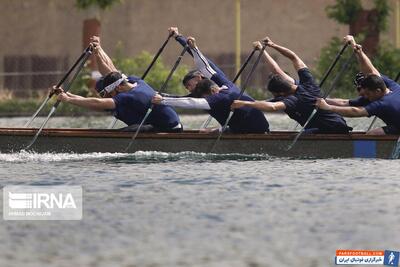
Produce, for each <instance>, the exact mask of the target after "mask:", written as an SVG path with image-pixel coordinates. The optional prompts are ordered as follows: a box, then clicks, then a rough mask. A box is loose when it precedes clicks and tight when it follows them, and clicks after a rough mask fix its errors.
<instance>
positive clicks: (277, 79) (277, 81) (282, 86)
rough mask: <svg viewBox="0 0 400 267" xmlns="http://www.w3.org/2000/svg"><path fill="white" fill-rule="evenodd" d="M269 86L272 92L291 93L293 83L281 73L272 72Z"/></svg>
mask: <svg viewBox="0 0 400 267" xmlns="http://www.w3.org/2000/svg"><path fill="white" fill-rule="evenodd" d="M267 88H268V91H270V92H271V93H289V92H290V90H292V84H290V83H289V82H288V81H287V80H285V79H284V78H283V77H282V76H281V75H279V74H271V75H270V76H269V82H268V86H267Z"/></svg>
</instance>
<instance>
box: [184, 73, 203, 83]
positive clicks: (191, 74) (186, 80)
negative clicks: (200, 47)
mask: <svg viewBox="0 0 400 267" xmlns="http://www.w3.org/2000/svg"><path fill="white" fill-rule="evenodd" d="M196 76H201V77H203V75H202V74H201V72H200V71H198V70H191V71H189V72H188V73H187V74H186V75H185V77H183V80H182V83H183V85H184V86H186V84H187V82H188V81H189V80H190V79H193V78H194V77H196Z"/></svg>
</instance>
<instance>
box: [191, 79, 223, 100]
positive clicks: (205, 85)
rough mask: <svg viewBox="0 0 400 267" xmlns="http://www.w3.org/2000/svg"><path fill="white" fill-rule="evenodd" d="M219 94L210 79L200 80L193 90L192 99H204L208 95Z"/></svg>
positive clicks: (215, 85) (217, 88)
mask: <svg viewBox="0 0 400 267" xmlns="http://www.w3.org/2000/svg"><path fill="white" fill-rule="evenodd" d="M218 92H219V87H218V85H217V84H215V83H214V82H213V81H211V80H210V79H207V78H204V79H202V80H200V81H199V82H198V83H197V84H196V87H195V88H194V90H193V91H192V94H193V97H197V98H200V97H205V96H208V95H212V94H216V93H218Z"/></svg>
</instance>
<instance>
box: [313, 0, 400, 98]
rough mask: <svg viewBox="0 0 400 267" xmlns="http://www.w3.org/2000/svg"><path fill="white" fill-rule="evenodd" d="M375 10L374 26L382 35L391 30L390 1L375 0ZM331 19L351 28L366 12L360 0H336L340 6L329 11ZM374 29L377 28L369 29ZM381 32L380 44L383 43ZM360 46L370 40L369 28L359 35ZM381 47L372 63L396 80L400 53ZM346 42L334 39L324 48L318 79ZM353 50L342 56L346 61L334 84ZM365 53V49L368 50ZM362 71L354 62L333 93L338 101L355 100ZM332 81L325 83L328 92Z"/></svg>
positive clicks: (399, 50) (386, 44)
mask: <svg viewBox="0 0 400 267" xmlns="http://www.w3.org/2000/svg"><path fill="white" fill-rule="evenodd" d="M374 2H375V9H374V12H375V13H373V14H376V15H377V17H378V19H377V18H374V20H373V22H374V23H377V24H376V25H375V26H378V29H379V31H384V30H386V28H387V21H388V15H389V13H390V9H389V5H388V2H387V0H375V1H374ZM326 12H327V15H328V17H330V18H333V19H335V20H336V21H337V22H339V23H341V24H347V25H349V26H351V25H352V23H355V21H356V19H357V17H358V16H359V14H360V13H362V12H366V11H365V10H363V8H362V5H361V1H360V0H336V3H335V4H334V5H332V6H328V7H327V8H326ZM369 26H373V25H369ZM379 31H378V40H379ZM355 37H356V40H357V42H358V43H361V44H362V43H363V41H364V40H366V39H367V38H369V37H370V36H369V32H368V28H366V29H364V31H362V32H359V33H358V34H357V35H356V36H355ZM377 44H378V46H377V47H376V49H375V50H374V54H373V56H371V55H370V59H371V61H372V63H373V64H374V66H375V67H376V68H377V69H378V70H379V71H380V72H381V73H382V74H384V75H387V76H389V77H390V78H392V79H394V78H395V77H396V75H397V73H398V72H399V71H400V49H397V48H395V47H394V46H393V45H392V44H390V43H387V42H379V43H377ZM342 46H343V42H342V40H341V39H339V38H337V37H333V38H332V39H331V40H330V42H329V44H328V45H327V46H326V47H324V48H322V50H321V55H320V58H319V60H318V62H317V66H316V71H315V73H316V76H317V78H319V79H321V78H322V76H323V75H324V73H325V72H326V70H327V69H328V68H329V66H330V64H331V63H332V61H333V60H334V58H335V56H336V54H337V53H338V52H339V50H340V49H341V48H342ZM350 50H351V49H348V51H347V53H345V55H343V56H342V59H341V60H340V62H339V63H338V66H336V68H335V69H334V71H333V72H332V73H331V75H330V80H332V78H333V77H335V76H336V74H337V73H338V70H339V68H340V64H343V63H344V61H345V60H346V59H347V58H348V57H349V56H350V55H351V51H350ZM364 50H365V47H364ZM358 71H359V65H358V63H357V62H356V59H354V61H353V64H352V65H351V66H350V67H349V69H348V70H347V71H346V73H345V74H344V76H343V77H342V78H341V79H340V81H339V83H338V85H337V86H336V89H335V90H334V91H333V93H332V96H337V97H354V96H356V91H355V90H354V84H353V79H354V75H355V74H356V73H357V72H358ZM328 86H329V79H328V81H327V82H326V83H325V86H324V88H323V89H326V88H328Z"/></svg>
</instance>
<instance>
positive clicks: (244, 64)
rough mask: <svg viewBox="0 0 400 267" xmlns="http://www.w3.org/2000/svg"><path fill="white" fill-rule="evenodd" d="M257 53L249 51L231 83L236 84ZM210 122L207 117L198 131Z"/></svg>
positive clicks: (210, 117) (209, 117)
mask: <svg viewBox="0 0 400 267" xmlns="http://www.w3.org/2000/svg"><path fill="white" fill-rule="evenodd" d="M256 51H257V49H255V48H254V49H253V51H251V53H250V54H249V56H248V57H247V58H246V60H245V62H244V63H243V65H242V66H241V67H240V69H239V71H238V73H236V75H235V77H234V78H233V80H232V82H233V83H236V81H237V80H238V79H239V77H240V75H241V74H242V72H243V71H244V69H245V68H246V66H247V65H248V64H249V62H250V60H251V58H252V57H253V55H254V53H255V52H256ZM211 120H212V116H211V115H210V116H208V118H207V120H205V121H204V122H203V124H202V125H201V127H200V129H205V128H207V126H208V125H209V124H210V122H211Z"/></svg>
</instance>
